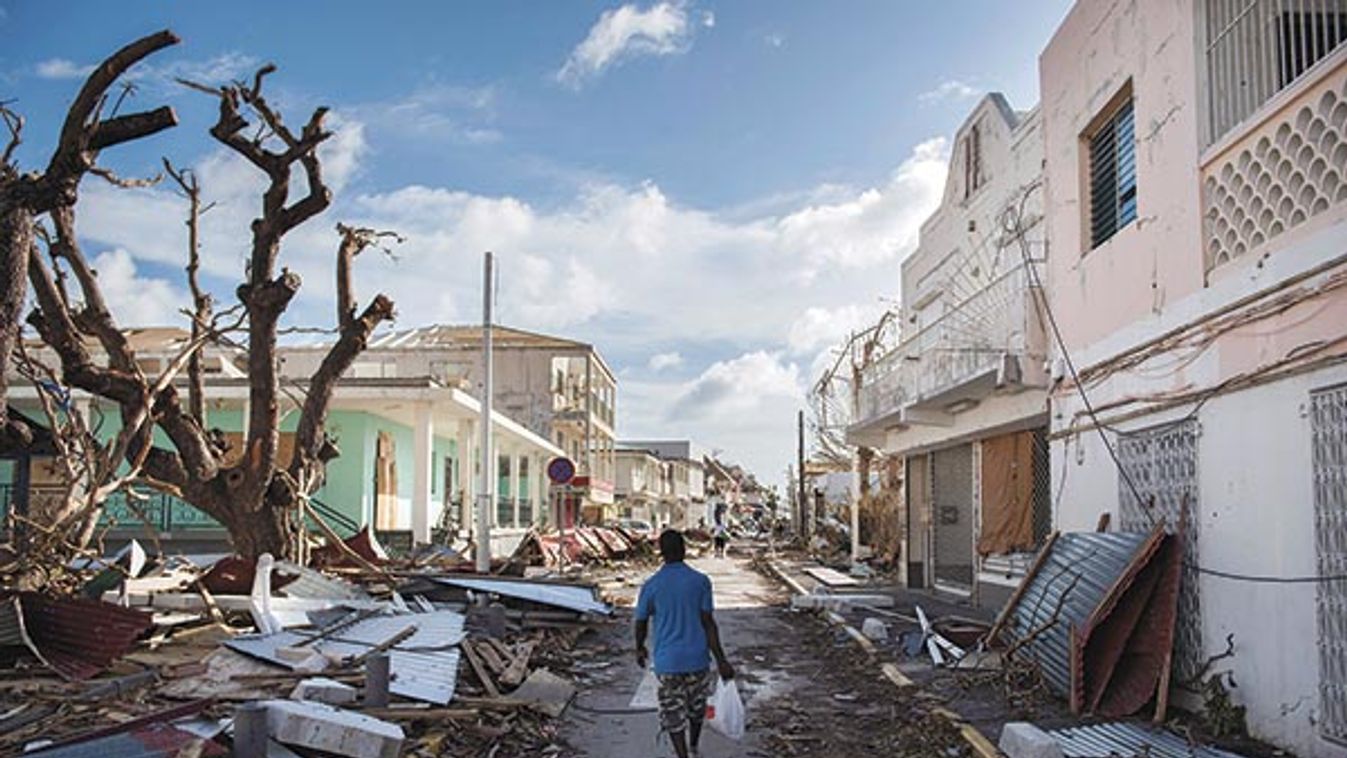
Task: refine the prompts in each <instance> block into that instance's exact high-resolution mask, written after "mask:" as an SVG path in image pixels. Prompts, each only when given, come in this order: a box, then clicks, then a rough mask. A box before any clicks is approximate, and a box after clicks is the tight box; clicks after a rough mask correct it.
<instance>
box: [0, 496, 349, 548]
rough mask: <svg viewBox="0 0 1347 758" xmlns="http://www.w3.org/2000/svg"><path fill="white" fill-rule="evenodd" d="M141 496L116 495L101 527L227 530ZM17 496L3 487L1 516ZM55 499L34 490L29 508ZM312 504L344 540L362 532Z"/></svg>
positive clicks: (177, 505)
mask: <svg viewBox="0 0 1347 758" xmlns="http://www.w3.org/2000/svg"><path fill="white" fill-rule="evenodd" d="M142 494H143V495H144V497H143V498H129V497H127V494H126V493H125V492H115V493H113V494H112V495H111V496H110V497H109V498H108V499H107V502H105V503H104V505H103V514H102V516H100V517H99V520H98V523H99V526H101V527H105V528H112V529H126V530H135V529H143V528H145V527H147V526H148V527H149V528H150V529H153V530H155V531H156V532H159V533H170V532H188V531H199V530H208V529H224V526H223V525H222V524H220V522H218V521H216V520H215V519H213V518H211V517H210V516H207V515H206V514H205V513H203V512H202V511H201V510H199V509H197V508H196V507H194V506H192V505H190V504H189V503H187V502H185V501H183V500H180V499H179V498H176V497H174V496H172V495H168V494H165V493H162V492H143V493H142ZM14 495H15V492H14V485H13V484H0V515H4V516H7V515H9V512H10V507H11V504H12V503H13V501H14ZM56 496H58V495H57V493H56V491H54V490H48V489H43V488H41V487H34V488H32V489H30V490H29V495H28V497H29V507H30V508H31V507H33V506H34V505H36V504H38V503H40V502H41V501H42V499H43V498H44V497H56ZM309 504H310V505H312V506H313V509H314V510H315V511H316V512H317V513H318V515H319V516H321V517H322V518H323V521H325V522H326V523H327V524H328V526H331V527H332V528H333V530H334V531H336V532H337V534H339V535H341V536H342V537H349V536H351V535H353V534H355V533H356V532H358V531H359V530H360V524H359V523H357V522H356V521H355V520H353V519H351V518H350V517H349V516H347V515H346V514H344V513H342V512H341V511H339V510H337V509H336V508H333V507H332V506H330V505H328V504H326V503H324V502H322V501H321V500H316V499H310V500H309ZM315 528H316V525H315Z"/></svg>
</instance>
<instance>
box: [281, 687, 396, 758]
mask: <svg viewBox="0 0 1347 758" xmlns="http://www.w3.org/2000/svg"><path fill="white" fill-rule="evenodd" d="M264 705H265V706H266V709H267V731H268V733H269V734H270V736H271V737H272V739H275V740H276V741H277V742H281V743H284V744H286V745H295V746H298V747H305V748H312V749H314V750H322V751H324V752H327V753H335V754H337V755H346V756H352V758H374V757H376V756H377V758H397V756H398V755H399V754H400V753H401V752H402V742H403V740H404V739H406V735H405V734H404V733H403V731H402V727H400V726H398V725H397V724H392V723H389V722H387V721H381V720H380V719H376V718H374V717H373V716H366V715H365V714H363V713H355V712H354V711H346V710H342V709H340V708H334V707H332V706H330V705H325V704H323V703H309V702H297V701H294V700H268V701H267V702H266V703H264Z"/></svg>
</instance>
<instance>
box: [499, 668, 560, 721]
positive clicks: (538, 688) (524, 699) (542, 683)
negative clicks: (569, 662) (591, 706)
mask: <svg viewBox="0 0 1347 758" xmlns="http://www.w3.org/2000/svg"><path fill="white" fill-rule="evenodd" d="M510 697H511V698H512V699H513V700H517V701H519V702H521V703H524V704H526V705H528V706H529V707H530V708H533V709H534V710H536V711H539V712H541V713H545V714H547V715H548V716H551V717H552V718H557V717H558V716H560V715H561V714H562V713H563V712H565V710H566V706H568V705H570V703H571V700H572V699H573V698H574V697H575V685H573V684H571V683H570V682H568V681H566V680H565V679H562V678H561V677H559V676H557V675H556V674H553V673H552V672H551V671H548V670H547V669H545V668H543V669H538V670H537V671H534V672H533V673H532V674H529V677H528V679H525V680H524V683H523V684H521V685H519V689H517V690H515V692H514V694H513V695H511V696H510Z"/></svg>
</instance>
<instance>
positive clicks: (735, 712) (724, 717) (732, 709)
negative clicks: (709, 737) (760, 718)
mask: <svg viewBox="0 0 1347 758" xmlns="http://www.w3.org/2000/svg"><path fill="white" fill-rule="evenodd" d="M744 721H745V718H744V701H743V700H742V699H740V698H739V687H738V685H736V684H735V683H734V680H733V679H731V680H729V681H728V682H727V681H725V680H724V679H719V680H717V683H716V692H715V694H714V695H712V696H711V699H710V700H707V701H706V723H708V724H710V725H711V728H712V729H715V730H716V731H717V732H720V733H721V734H723V735H725V736H726V737H729V738H730V739H732V740H737V739H740V738H742V737H743V736H744Z"/></svg>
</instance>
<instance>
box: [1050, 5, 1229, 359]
mask: <svg viewBox="0 0 1347 758" xmlns="http://www.w3.org/2000/svg"><path fill="white" fill-rule="evenodd" d="M1193 40H1194V12H1193V9H1192V5H1191V4H1190V3H1185V2H1168V3H1161V2H1112V3H1110V2H1096V1H1093V0H1082V2H1078V3H1076V5H1075V7H1073V8H1072V10H1071V12H1070V14H1069V15H1068V16H1067V18H1066V19H1065V21H1063V22H1062V25H1061V26H1060V27H1059V28H1058V30H1057V33H1056V34H1055V35H1054V36H1053V38H1052V40H1051V42H1049V43H1048V46H1047V48H1046V49H1045V50H1044V51H1043V53H1042V55H1041V56H1040V57H1039V77H1040V87H1041V90H1042V98H1043V99H1042V105H1041V108H1042V112H1043V131H1044V138H1045V144H1046V169H1045V174H1046V177H1047V200H1048V202H1047V224H1048V229H1047V231H1048V239H1049V240H1050V241H1051V242H1050V250H1049V254H1048V267H1049V286H1050V288H1051V290H1052V296H1053V307H1054V310H1055V312H1056V314H1057V318H1058V321H1059V322H1060V325H1061V327H1062V331H1063V335H1064V336H1065V339H1066V342H1067V345H1068V347H1069V348H1071V349H1079V348H1083V347H1085V346H1087V345H1089V344H1090V343H1092V342H1095V341H1097V340H1099V339H1100V338H1102V337H1104V336H1106V335H1109V334H1111V333H1112V332H1114V331H1115V330H1117V329H1118V328H1120V327H1123V326H1125V325H1127V324H1131V323H1133V322H1135V321H1137V320H1139V319H1142V318H1143V317H1146V316H1148V315H1152V314H1154V313H1157V312H1160V311H1162V310H1163V309H1164V307H1165V305H1166V304H1167V303H1169V302H1171V301H1173V300H1176V299H1178V298H1180V297H1182V296H1184V295H1187V294H1189V293H1192V292H1194V291H1195V290H1197V289H1199V288H1201V286H1202V269H1203V261H1202V247H1201V238H1200V220H1201V213H1200V208H1199V194H1198V193H1199V186H1200V185H1199V180H1198V150H1199V148H1198V113H1197V108H1196V106H1195V103H1196V96H1195V95H1196V76H1197V74H1196V62H1197V52H1196V51H1195V49H1194V45H1193ZM1129 82H1130V86H1131V89H1132V92H1133V98H1134V99H1133V107H1134V109H1135V111H1134V112H1135V122H1136V139H1137V146H1136V157H1137V220H1136V221H1134V222H1132V223H1131V224H1128V225H1127V226H1125V227H1123V228H1122V229H1121V230H1119V231H1118V232H1117V234H1115V235H1114V236H1113V237H1112V238H1111V239H1110V240H1108V241H1107V242H1105V243H1104V244H1102V245H1101V246H1100V247H1098V248H1096V249H1094V250H1091V249H1090V239H1089V235H1088V231H1087V229H1088V226H1087V224H1088V215H1089V194H1088V183H1087V181H1086V179H1085V166H1086V160H1087V159H1088V145H1087V144H1086V143H1085V142H1084V141H1083V140H1082V134H1083V133H1085V132H1086V130H1087V128H1088V127H1090V126H1091V122H1092V120H1094V119H1095V118H1096V117H1097V116H1098V115H1099V114H1100V112H1101V111H1102V110H1103V109H1104V108H1105V106H1106V105H1108V104H1109V102H1110V101H1111V100H1112V99H1113V98H1114V96H1115V95H1117V94H1118V92H1119V91H1120V90H1121V89H1122V88H1123V87H1125V86H1127V85H1128V84H1129Z"/></svg>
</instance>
